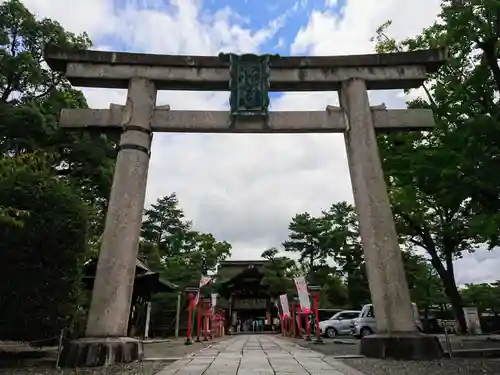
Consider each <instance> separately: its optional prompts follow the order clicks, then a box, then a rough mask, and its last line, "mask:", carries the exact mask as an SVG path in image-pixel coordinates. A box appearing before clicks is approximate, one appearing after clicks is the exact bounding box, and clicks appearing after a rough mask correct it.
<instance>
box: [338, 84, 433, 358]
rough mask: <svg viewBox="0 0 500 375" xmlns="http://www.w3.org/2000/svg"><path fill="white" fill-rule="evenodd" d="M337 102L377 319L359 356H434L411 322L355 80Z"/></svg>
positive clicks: (361, 90) (363, 94) (367, 117)
mask: <svg viewBox="0 0 500 375" xmlns="http://www.w3.org/2000/svg"><path fill="white" fill-rule="evenodd" d="M339 98H340V103H341V106H342V108H343V109H344V110H345V113H346V117H347V129H346V131H345V132H344V138H345V144H346V151H347V160H348V163H349V172H350V175H351V184H352V190H353V195H354V202H355V207H356V211H357V213H358V220H359V227H360V235H361V240H362V243H363V251H364V255H365V261H366V270H367V276H368V281H369V285H370V294H371V298H372V303H373V308H374V311H375V316H376V321H377V334H375V335H369V336H365V337H363V338H362V339H361V354H364V355H366V356H367V357H376V358H385V357H391V358H396V359H429V358H439V357H441V356H442V349H441V345H440V343H439V341H438V340H437V338H436V337H434V336H430V335H424V334H421V333H420V332H418V330H417V327H416V324H415V317H414V314H413V308H412V303H411V299H410V293H409V290H408V283H407V280H406V274H405V270H404V267H403V259H402V254H401V250H400V248H399V242H398V235H397V233H396V226H395V223H394V218H393V215H392V212H391V205H390V201H389V195H388V193H387V186H386V183H385V180H384V172H383V170H382V165H381V161H380V156H379V152H378V146H377V139H376V137H375V127H374V122H373V117H372V110H371V108H370V103H369V100H368V91H367V87H366V83H365V82H364V81H363V80H362V79H358V78H351V79H349V80H346V81H344V82H342V85H341V88H340V91H339Z"/></svg>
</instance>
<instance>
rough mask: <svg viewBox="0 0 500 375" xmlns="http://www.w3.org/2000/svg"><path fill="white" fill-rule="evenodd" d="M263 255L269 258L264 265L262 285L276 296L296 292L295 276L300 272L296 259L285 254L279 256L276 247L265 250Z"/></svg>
mask: <svg viewBox="0 0 500 375" xmlns="http://www.w3.org/2000/svg"><path fill="white" fill-rule="evenodd" d="M261 257H262V258H264V259H267V260H269V262H268V263H267V264H265V265H264V266H263V267H262V272H263V273H264V277H263V278H262V280H261V285H262V286H263V287H264V288H265V289H266V290H267V291H269V293H270V294H271V295H272V296H275V297H277V296H278V295H280V294H284V293H291V294H294V293H295V283H294V281H293V278H294V277H295V276H297V274H298V269H297V264H296V263H295V261H294V260H293V259H290V258H288V257H285V256H278V250H277V249H276V248H275V247H272V248H270V249H267V250H265V251H264V252H263V253H262V254H261Z"/></svg>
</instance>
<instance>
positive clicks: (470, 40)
mask: <svg viewBox="0 0 500 375" xmlns="http://www.w3.org/2000/svg"><path fill="white" fill-rule="evenodd" d="M499 10H500V5H499V3H498V2H496V1H488V0H484V1H479V0H477V1H471V2H464V3H463V6H461V7H459V8H457V7H456V6H454V5H453V4H452V2H450V1H443V3H442V12H441V14H440V16H439V19H438V20H437V21H436V22H435V23H434V24H433V25H431V26H430V27H428V28H427V29H425V30H424V31H423V32H422V34H421V35H419V36H417V37H415V38H410V39H407V40H403V41H401V42H397V41H395V40H394V39H392V38H390V37H388V36H387V32H386V30H387V27H388V26H389V25H390V22H387V23H386V24H384V25H382V26H381V27H380V28H379V29H378V30H377V36H376V40H377V51H378V52H393V51H405V50H416V49H422V48H435V47H447V48H448V50H449V51H450V58H449V60H448V62H447V64H446V65H445V66H444V67H443V68H442V69H440V70H439V71H438V72H437V73H435V74H432V75H430V80H429V82H428V83H426V84H425V85H424V92H425V97H424V98H419V99H417V100H413V101H411V102H409V103H408V106H409V107H413V108H422V107H424V108H431V109H432V110H433V111H434V115H435V119H436V123H437V127H436V129H434V130H433V131H430V132H422V133H417V132H412V133H400V134H391V135H384V136H379V146H380V151H381V156H382V159H383V166H384V170H385V173H386V176H387V181H388V188H389V194H390V198H391V202H392V204H393V211H394V214H395V220H396V224H397V227H398V233H399V234H400V236H401V239H402V240H403V241H404V242H405V243H406V244H407V245H410V246H416V247H420V248H423V249H425V250H426V251H427V253H428V255H429V258H430V261H431V264H432V265H433V267H434V268H435V270H436V272H437V273H438V275H439V277H440V278H441V280H442V283H443V286H444V289H445V291H446V295H447V296H448V298H449V300H450V302H451V304H452V306H453V311H454V313H455V316H456V318H457V320H458V322H459V324H460V328H461V330H462V331H463V332H465V331H466V324H465V317H464V314H463V310H462V305H463V301H462V297H461V295H460V293H459V291H458V288H457V285H456V281H455V270H454V264H453V262H454V260H455V259H458V258H460V257H462V254H463V252H464V251H469V252H472V251H474V250H475V249H476V248H477V247H478V246H481V245H482V244H483V243H485V242H488V243H489V245H490V248H491V247H493V246H495V245H496V244H497V243H498V241H497V238H498V231H499V225H498V224H499V212H500V211H499V208H500V207H499V205H500V203H499V202H500V199H499V192H500V189H499V187H500V178H499V176H498V174H497V173H495V170H496V167H495V165H496V160H497V159H498V155H499V151H500V150H499V144H500V143H499V141H498V140H499V139H500V127H499V125H498V124H499V109H498V108H499V107H498V99H497V97H498V88H499V86H498V84H497V83H498V81H497V80H496V77H498V74H497V71H498V64H497V61H496V59H492V57H491V56H492V54H493V55H494V54H496V53H498V48H496V47H495V48H493V50H492V49H491V46H492V45H494V46H496V44H497V40H498V35H497V34H498V31H497V30H498V28H497V27H496V25H497V24H498V23H499V22H500V21H499V19H498V14H499ZM478 51H479V53H478Z"/></svg>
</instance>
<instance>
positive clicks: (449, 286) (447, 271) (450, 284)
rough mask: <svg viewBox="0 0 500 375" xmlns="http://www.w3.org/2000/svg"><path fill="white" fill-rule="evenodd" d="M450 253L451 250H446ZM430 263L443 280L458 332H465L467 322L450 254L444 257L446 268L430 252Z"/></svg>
mask: <svg viewBox="0 0 500 375" xmlns="http://www.w3.org/2000/svg"><path fill="white" fill-rule="evenodd" d="M448 253H449V254H451V252H448ZM431 263H432V265H433V266H434V268H435V269H436V271H437V273H438V275H439V277H440V278H441V281H442V282H443V286H444V290H445V293H446V296H447V297H448V298H449V300H450V303H451V307H452V310H453V314H454V315H455V319H456V321H457V323H458V330H459V332H460V333H463V334H465V333H467V323H466V321H465V314H464V311H463V309H462V296H461V295H460V293H459V292H458V288H457V284H456V282H455V273H454V269H453V260H452V258H451V256H448V257H447V259H446V265H447V268H444V266H443V263H441V259H439V258H438V257H436V256H433V255H432V254H431Z"/></svg>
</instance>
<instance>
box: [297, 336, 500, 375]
mask: <svg viewBox="0 0 500 375" xmlns="http://www.w3.org/2000/svg"><path fill="white" fill-rule="evenodd" d="M292 340H293V341H294V342H295V343H297V344H298V345H300V346H303V347H306V348H309V349H311V350H315V351H318V352H320V353H323V354H325V355H331V356H344V355H357V354H359V342H360V341H359V340H355V339H351V338H349V337H346V338H338V339H335V340H330V339H325V340H324V344H323V345H318V344H314V341H313V342H307V341H305V340H300V339H292ZM350 344H351V345H350ZM490 346H491V345H490ZM476 347H477V346H476ZM338 360H339V361H341V362H343V363H345V364H346V365H348V366H351V367H353V368H355V369H357V370H359V371H361V372H362V373H363V374H366V375H458V374H464V375H490V374H491V375H493V374H495V375H498V374H500V358H453V359H451V360H450V359H442V360H439V361H394V360H380V359H372V358H339V359H338Z"/></svg>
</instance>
